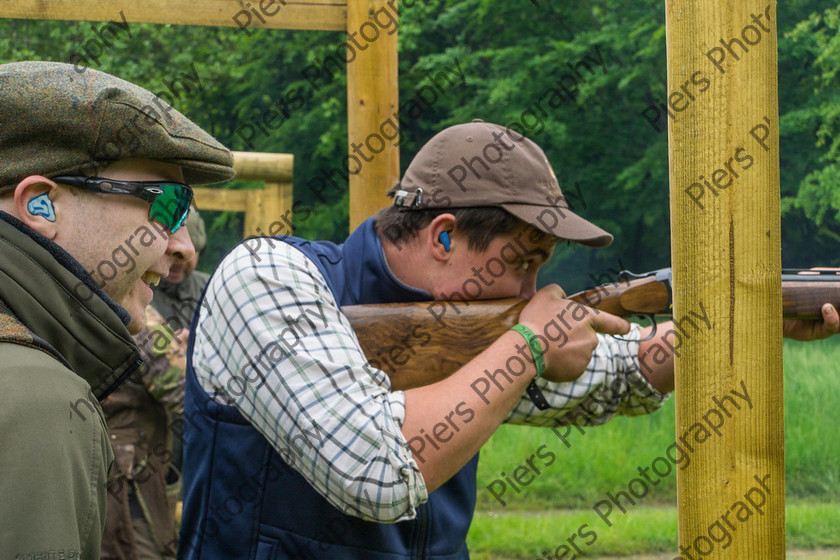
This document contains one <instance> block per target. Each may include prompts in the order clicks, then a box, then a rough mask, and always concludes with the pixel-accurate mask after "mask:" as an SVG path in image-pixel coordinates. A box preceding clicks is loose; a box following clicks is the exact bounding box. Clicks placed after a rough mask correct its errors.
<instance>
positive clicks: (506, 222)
mask: <svg viewBox="0 0 840 560" xmlns="http://www.w3.org/2000/svg"><path fill="white" fill-rule="evenodd" d="M446 213H450V214H452V215H453V216H455V231H457V232H459V233H461V234H463V235H465V236H466V237H467V247H469V248H470V249H472V250H473V251H483V250H485V249H487V247H488V246H489V245H490V242H491V241H493V238H494V237H496V236H498V235H504V234H506V233H512V232H514V231H516V230H517V229H519V228H520V227H523V226H527V225H528V224H526V223H525V222H523V221H522V220H520V219H519V218H517V217H516V216H514V215H513V214H510V213H509V212H507V211H506V210H503V209H502V208H499V207H498V206H477V207H473V208H435V209H429V210H408V211H405V210H400V209H399V208H396V207H394V206H389V207H387V208H383V209H382V210H380V211H379V212H377V214H376V216H375V217H374V226H375V228H376V233H377V235H379V237H380V238H384V239H387V240H388V242H390V243H392V244H394V245H396V246H397V247H398V248H399V245H400V243H404V242H407V241H409V240H410V239H412V238H414V236H416V235H417V232H419V231H420V230H421V229H423V228H425V227H426V226H428V225H429V224H430V223H432V220H434V219H435V218H437V217H438V216H440V215H441V214H446ZM539 233H542V232H539ZM543 235H544V236H545V237H550V236H549V235H548V234H547V233H544V234H543Z"/></svg>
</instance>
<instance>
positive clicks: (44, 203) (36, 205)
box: [26, 193, 55, 222]
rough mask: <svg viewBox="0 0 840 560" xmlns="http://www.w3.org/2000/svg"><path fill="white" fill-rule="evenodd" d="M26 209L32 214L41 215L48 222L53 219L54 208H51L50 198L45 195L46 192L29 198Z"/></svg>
mask: <svg viewBox="0 0 840 560" xmlns="http://www.w3.org/2000/svg"><path fill="white" fill-rule="evenodd" d="M26 209H27V210H29V213H30V214H32V215H33V216H43V217H44V218H46V219H47V220H48V221H50V222H54V221H55V208H53V204H52V200H50V197H48V196H47V193H44V194H39V195H38V196H36V197H35V198H33V199H32V200H30V201H29V204H28V205H27V207H26Z"/></svg>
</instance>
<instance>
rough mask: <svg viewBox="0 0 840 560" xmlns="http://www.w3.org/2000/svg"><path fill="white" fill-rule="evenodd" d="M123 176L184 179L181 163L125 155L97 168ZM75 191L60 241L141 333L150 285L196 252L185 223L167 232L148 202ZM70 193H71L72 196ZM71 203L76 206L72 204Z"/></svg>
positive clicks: (102, 172)
mask: <svg viewBox="0 0 840 560" xmlns="http://www.w3.org/2000/svg"><path fill="white" fill-rule="evenodd" d="M98 176H100V177H106V178H109V179H115V180H122V181H178V182H182V181H183V175H182V173H181V168H180V167H179V166H177V165H172V164H167V163H162V162H156V161H151V160H123V161H119V162H117V163H115V164H113V165H111V166H109V167H107V168H105V169H103V170H100V172H99V173H98ZM62 188H63V189H67V190H69V191H71V192H70V193H69V197H68V196H66V195H65V200H68V201H69V204H68V205H67V206H66V207H65V208H67V209H68V210H71V211H72V214H71V215H70V216H67V217H66V218H67V221H66V222H64V223H63V224H62V228H61V230H60V231H59V234H58V236H57V237H56V238H55V241H56V243H58V244H59V245H61V246H62V247H63V248H64V249H66V250H67V251H68V252H69V253H70V254H71V255H73V256H74V257H75V258H76V260H78V261H79V262H80V263H81V264H82V266H83V267H84V268H85V270H87V271H88V272H89V273H90V274H91V276H92V277H93V279H94V281H96V283H97V284H99V285H100V286H101V287H102V289H103V290H104V291H105V293H107V294H108V295H109V296H110V297H111V298H112V299H113V300H114V301H115V302H117V303H118V304H119V305H121V306H122V307H123V308H125V310H126V311H128V313H129V314H130V315H131V322H130V323H129V325H128V330H129V332H131V333H132V334H136V333H138V332H140V330H141V329H142V328H143V327H144V326H145V324H146V313H145V308H146V306H147V305H148V304H149V302H150V301H151V299H152V290H151V288H150V287H149V284H150V283H152V284H156V283H157V282H158V281H159V280H160V279H161V278H165V277H166V276H167V275H169V271H170V268H171V267H172V266H173V264H174V263H177V262H185V261H189V260H190V259H192V258H193V256H194V254H195V251H194V248H193V245H192V242H191V241H190V237H189V233H188V232H187V228H186V227H183V226H182V227H181V228H179V229H178V231H176V232H175V233H174V234H169V232H168V231H167V230H165V229H164V228H163V226H162V225H161V224H159V223H157V222H152V221H151V220H150V219H149V207H150V203H149V202H146V201H144V200H141V199H139V198H137V197H135V196H131V195H125V194H99V193H91V192H85V191H81V190H78V189H75V188H74V187H68V186H64V187H62ZM71 197H72V198H71ZM71 206H72V208H71Z"/></svg>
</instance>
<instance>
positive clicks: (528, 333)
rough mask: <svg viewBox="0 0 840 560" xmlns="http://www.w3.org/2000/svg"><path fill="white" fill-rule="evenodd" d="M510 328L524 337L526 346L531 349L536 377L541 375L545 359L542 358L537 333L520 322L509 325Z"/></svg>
mask: <svg viewBox="0 0 840 560" xmlns="http://www.w3.org/2000/svg"><path fill="white" fill-rule="evenodd" d="M511 330H513V331H516V332H518V333H519V334H521V335H522V336H523V337H524V338H525V342H527V343H528V348H530V349H531V357H532V358H534V365H535V366H536V367H537V377H542V374H543V372H544V371H545V359H544V358H543V351H542V348H540V341H539V340H537V335H535V334H534V331H532V330H531V329H529V328H528V327H526V326H525V325H523V324H521V323H520V324H518V325H514V326H513V327H511Z"/></svg>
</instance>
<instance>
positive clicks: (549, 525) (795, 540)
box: [469, 502, 840, 560]
mask: <svg viewBox="0 0 840 560" xmlns="http://www.w3.org/2000/svg"><path fill="white" fill-rule="evenodd" d="M522 513H523V512H511V513H498V512H495V513H494V512H483V513H479V514H478V515H477V516H476V519H475V521H474V522H473V528H472V530H471V532H470V539H469V544H470V551H471V557H472V558H473V560H494V559H498V560H500V559H503V558H504V559H517V560H520V559H521V560H531V559H533V560H538V559H541V558H544V557H545V556H546V554H545V553H543V551H549V552H550V553H551V555H552V557H553V555H554V553H555V551H556V550H557V548H558V547H559V546H561V545H563V544H566V546H569V547H570V554H569V556H568V558H572V556H573V555H574V554H575V552H576V551H575V550H574V549H572V548H571V545H569V544H568V543H569V539H570V538H571V536H572V535H573V534H575V533H577V532H578V531H579V529H580V527H581V526H582V525H584V524H585V525H586V527H584V529H583V530H582V531H580V533H581V535H583V536H584V537H586V538H581V537H580V536H578V537H575V538H574V539H573V540H572V542H573V543H575V544H577V545H578V547H579V548H580V554H578V558H592V557H598V556H624V555H630V554H642V553H656V552H675V551H676V550H677V510H676V508H675V507H670V506H665V507H642V508H638V509H634V510H632V511H629V512H628V513H627V514H626V515H622V516H620V517H616V518H615V519H612V521H614V524H613V526H612V527H607V526H606V524H604V522H603V521H602V520H601V519H600V518H599V517H598V516H597V515H596V514H595V513H593V512H592V511H591V510H573V511H568V510H567V511H550V512H543V513H539V514H533V515H522ZM746 523H749V521H747V522H746ZM838 527H840V506H838V505H837V504H836V503H835V504H821V503H815V502H791V503H789V504H788V505H787V545H788V547H789V548H804V549H813V548H819V547H836V546H840V534H838V533H840V532H838V530H837V528H838ZM738 528H740V527H739V526H738V525H736V530H735V531H733V532H731V535H730V536H731V538H732V540H733V542H734V540H735V539H737V538H738ZM589 531H592V532H593V533H594V534H595V537H594V538H593V537H592V536H591V535H589V534H588V532H589ZM718 538H720V539H721V542H720V544H716V546H722V544H725V542H726V541H724V540H722V539H723V537H722V536H719V537H718ZM587 543H589V544H587ZM561 551H562V549H561ZM541 554H542V556H541ZM559 556H560V557H561V558H562V557H563V556H562V553H561V554H559Z"/></svg>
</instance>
